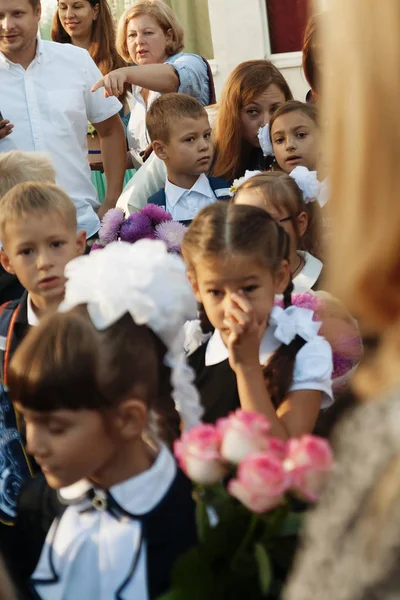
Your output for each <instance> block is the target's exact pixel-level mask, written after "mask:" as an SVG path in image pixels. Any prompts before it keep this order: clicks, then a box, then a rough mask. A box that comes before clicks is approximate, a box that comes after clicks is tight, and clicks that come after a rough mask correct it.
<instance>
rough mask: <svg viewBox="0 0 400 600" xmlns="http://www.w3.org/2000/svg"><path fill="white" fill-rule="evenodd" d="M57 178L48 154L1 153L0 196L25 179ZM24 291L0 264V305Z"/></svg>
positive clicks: (47, 179) (14, 151)
mask: <svg viewBox="0 0 400 600" xmlns="http://www.w3.org/2000/svg"><path fill="white" fill-rule="evenodd" d="M55 180H56V173H55V170H54V169H53V166H52V164H51V161H50V159H49V157H48V156H47V154H44V153H40V152H23V151H22V150H11V151H10V152H4V153H0V198H2V197H3V196H4V195H5V194H6V193H7V192H9V191H10V190H11V189H12V188H13V187H14V186H15V185H17V184H18V183H22V182H24V181H43V182H44V181H48V182H51V183H55ZM0 239H1V238H0ZM23 292H24V288H23V287H22V285H21V284H20V282H19V281H18V278H17V277H16V276H15V275H11V274H10V273H7V272H6V271H5V270H4V269H3V267H2V266H0V306H1V305H2V304H4V302H8V301H9V300H17V299H18V298H20V297H21V296H22V294H23Z"/></svg>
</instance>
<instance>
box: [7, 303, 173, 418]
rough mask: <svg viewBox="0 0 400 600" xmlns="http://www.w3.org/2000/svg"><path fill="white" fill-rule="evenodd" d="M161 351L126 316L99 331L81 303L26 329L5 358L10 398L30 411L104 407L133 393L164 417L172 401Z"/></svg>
mask: <svg viewBox="0 0 400 600" xmlns="http://www.w3.org/2000/svg"><path fill="white" fill-rule="evenodd" d="M165 354H166V347H165V345H164V344H163V343H162V341H161V340H160V339H159V338H158V337H157V336H156V335H155V334H154V333H153V331H152V330H151V329H150V328H148V327H147V326H146V325H137V324H136V323H135V322H134V321H133V319H132V317H131V316H130V315H128V314H126V315H124V316H123V317H121V318H120V319H119V320H118V321H117V322H116V323H114V324H113V325H111V326H110V327H107V329H104V330H102V331H99V330H97V329H96V328H95V327H94V325H93V323H92V321H91V319H90V317H89V315H88V312H87V309H86V306H84V305H82V306H79V307H76V308H74V309H73V310H71V311H69V312H67V313H55V314H53V315H51V316H50V317H48V318H47V319H44V321H43V322H42V321H41V322H40V324H39V325H38V326H37V327H33V328H32V329H31V330H30V332H29V333H28V335H27V337H26V338H25V339H24V341H23V342H22V343H21V345H20V346H19V347H18V349H17V350H16V352H15V355H14V356H13V359H12V361H11V363H10V368H9V375H8V386H9V388H10V390H11V394H12V398H13V400H14V401H15V402H18V403H19V404H21V406H23V407H24V408H28V409H32V410H35V411H42V412H45V411H53V410H57V409H67V410H79V409H88V410H98V411H107V410H112V409H113V408H115V407H117V406H118V404H119V403H120V402H122V401H123V400H126V399H128V398H135V399H137V400H141V401H142V402H143V403H145V404H146V405H147V407H148V408H149V410H154V411H155V412H156V413H159V414H160V415H164V417H166V416H167V412H168V411H170V413H169V415H168V416H170V414H171V413H172V412H174V406H173V401H172V398H171V384H170V369H169V367H167V366H165V365H164V362H163V360H164V356H165ZM177 429H178V430H179V418H177Z"/></svg>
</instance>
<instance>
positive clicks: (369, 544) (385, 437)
mask: <svg viewBox="0 0 400 600" xmlns="http://www.w3.org/2000/svg"><path fill="white" fill-rule="evenodd" d="M334 447H335V450H336V461H337V462H336V466H335V469H334V472H333V474H332V476H331V479H330V482H329V484H328V486H327V489H326V492H325V494H324V495H323V498H322V499H321V502H320V503H319V505H318V506H317V507H316V508H315V509H314V510H313V511H312V512H311V513H310V515H309V517H308V520H307V523H306V527H305V533H304V536H303V548H302V549H300V550H299V552H298V555H297V558H296V561H295V566H294V570H293V572H292V574H291V577H290V578H289V582H288V585H287V588H286V590H285V592H284V594H283V600H395V599H396V600H399V599H400V388H397V389H395V390H392V392H391V393H390V394H387V395H386V396H385V397H382V398H380V399H379V402H378V401H376V402H374V403H369V404H363V405H361V406H359V407H357V409H356V410H355V411H354V412H353V414H351V415H350V416H349V417H347V419H346V421H345V422H343V423H342V424H341V425H340V426H339V428H338V431H336V436H335V438H334Z"/></svg>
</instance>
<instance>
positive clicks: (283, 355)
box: [264, 227, 305, 408]
mask: <svg viewBox="0 0 400 600" xmlns="http://www.w3.org/2000/svg"><path fill="white" fill-rule="evenodd" d="M280 229H282V228H281V227H280ZM282 232H283V234H284V235H283V236H281V238H282V244H283V248H282V256H283V258H285V259H286V260H289V246H290V240H289V236H288V235H287V234H286V233H285V232H284V231H283V229H282ZM293 287H294V286H293V281H292V280H291V279H290V281H289V283H288V285H287V286H286V289H285V291H284V292H283V305H284V308H285V309H286V308H289V306H291V305H292V293H293ZM304 344H305V340H303V338H301V337H300V336H298V335H297V336H296V337H295V339H294V340H293V341H292V342H291V343H290V344H289V345H288V346H285V345H284V344H282V345H281V346H280V347H279V348H278V350H277V351H276V352H275V353H274V355H273V356H272V358H271V360H270V361H269V363H268V364H267V366H266V367H265V368H264V379H265V381H266V383H267V387H268V392H269V394H270V396H271V401H272V403H273V405H274V406H275V408H278V406H279V405H280V404H281V403H282V401H283V399H284V398H285V396H287V393H288V391H289V389H290V386H291V385H292V381H293V371H294V363H295V361H296V356H297V353H298V351H299V350H301V348H302V347H303V346H304Z"/></svg>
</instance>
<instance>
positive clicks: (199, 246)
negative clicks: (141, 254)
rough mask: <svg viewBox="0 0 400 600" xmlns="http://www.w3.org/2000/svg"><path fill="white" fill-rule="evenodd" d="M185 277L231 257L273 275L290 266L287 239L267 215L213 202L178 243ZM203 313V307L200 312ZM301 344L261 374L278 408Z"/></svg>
mask: <svg viewBox="0 0 400 600" xmlns="http://www.w3.org/2000/svg"><path fill="white" fill-rule="evenodd" d="M181 250H182V256H183V258H184V260H185V262H186V265H187V269H188V272H189V273H190V275H191V277H192V278H193V280H196V269H198V268H199V266H200V265H201V264H204V263H205V262H208V261H212V260H215V259H218V260H221V259H223V258H225V257H232V256H235V255H240V256H246V257H248V259H249V262H252V263H256V264H259V265H262V266H263V267H265V268H266V269H268V271H270V272H271V273H272V274H273V275H275V274H276V273H278V271H279V269H280V268H281V266H282V262H283V261H287V262H289V252H290V240H289V236H288V235H287V234H286V232H285V231H284V230H283V228H282V227H281V226H280V225H279V224H278V223H277V222H276V221H275V220H274V219H273V218H272V217H271V216H270V215H269V214H268V213H267V212H266V211H265V210H262V209H261V208H256V207H254V206H245V205H236V204H231V203H225V202H215V203H214V204H211V205H209V206H207V207H206V208H203V209H202V210H201V211H200V212H199V213H198V215H197V216H196V217H195V218H194V219H193V221H192V223H191V224H190V227H189V229H188V231H187V233H186V235H185V237H184V240H183V243H182V248H181ZM292 290H293V283H292V281H289V283H288V286H287V288H286V290H285V291H284V294H283V297H284V305H285V307H288V306H290V304H291V293H292ZM201 310H202V311H203V313H204V307H201ZM303 344H304V341H302V340H301V339H300V338H299V337H298V336H296V338H295V339H294V340H293V341H292V342H291V343H290V344H289V345H287V346H286V345H284V344H283V345H282V346H280V347H279V349H278V350H277V351H276V352H275V353H274V355H273V357H272V359H271V360H270V361H269V363H268V365H267V366H266V367H265V369H264V378H265V380H266V382H267V386H268V390H269V393H270V395H271V400H272V402H273V404H274V405H275V406H276V407H277V406H279V404H280V403H281V402H282V400H283V399H284V397H285V396H286V394H287V393H288V390H289V388H290V385H291V382H292V379H293V369H294V362H295V358H296V354H297V352H298V350H299V349H300V348H301V347H302V345H303Z"/></svg>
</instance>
